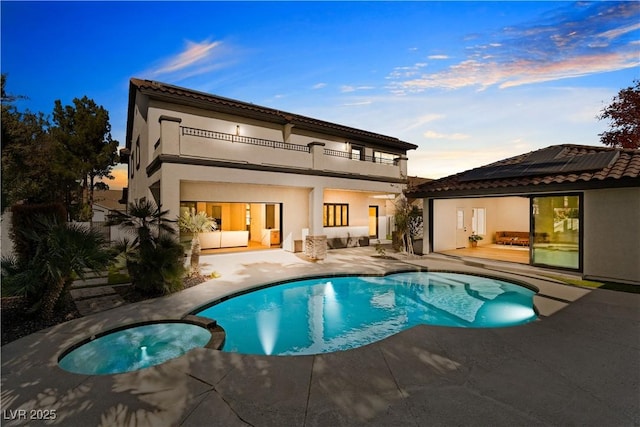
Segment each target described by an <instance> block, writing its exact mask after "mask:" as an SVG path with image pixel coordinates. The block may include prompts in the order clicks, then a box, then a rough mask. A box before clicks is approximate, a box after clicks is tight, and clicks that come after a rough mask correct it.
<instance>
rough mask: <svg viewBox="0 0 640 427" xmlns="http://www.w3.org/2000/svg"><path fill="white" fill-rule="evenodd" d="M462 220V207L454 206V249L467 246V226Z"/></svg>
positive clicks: (463, 219)
mask: <svg viewBox="0 0 640 427" xmlns="http://www.w3.org/2000/svg"><path fill="white" fill-rule="evenodd" d="M464 221H465V218H464V208H456V249H460V248H466V247H467V238H468V237H467V226H466V225H465V222H464Z"/></svg>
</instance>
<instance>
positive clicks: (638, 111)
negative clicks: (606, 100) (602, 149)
mask: <svg viewBox="0 0 640 427" xmlns="http://www.w3.org/2000/svg"><path fill="white" fill-rule="evenodd" d="M598 119H600V120H604V119H608V120H609V121H610V122H611V126H610V127H611V128H610V130H608V131H606V132H603V133H601V134H600V135H599V136H600V141H601V142H602V143H603V144H605V145H610V146H612V147H621V148H636V149H637V148H640V80H635V86H630V87H628V88H625V89H622V90H621V91H620V92H618V95H616V96H615V97H614V98H613V101H612V103H611V104H610V105H609V106H607V107H606V108H604V109H603V110H602V112H601V113H600V115H599V116H598Z"/></svg>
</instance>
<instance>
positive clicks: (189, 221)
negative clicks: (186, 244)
mask: <svg viewBox="0 0 640 427" xmlns="http://www.w3.org/2000/svg"><path fill="white" fill-rule="evenodd" d="M178 227H179V228H180V230H181V231H183V232H187V233H192V235H193V236H192V238H191V259H190V260H189V265H190V267H191V274H192V275H199V274H200V239H199V238H198V235H199V234H200V233H204V232H207V231H212V230H216V229H217V228H218V224H217V223H216V220H215V219H213V218H211V217H210V216H208V215H207V213H206V212H198V213H196V212H195V209H192V210H190V211H185V212H183V213H182V215H180V217H178Z"/></svg>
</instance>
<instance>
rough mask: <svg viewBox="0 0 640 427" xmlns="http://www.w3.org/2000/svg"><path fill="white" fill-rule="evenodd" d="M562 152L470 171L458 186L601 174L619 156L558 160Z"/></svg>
mask: <svg viewBox="0 0 640 427" xmlns="http://www.w3.org/2000/svg"><path fill="white" fill-rule="evenodd" d="M564 151H565V148H564V147H550V148H549V149H545V150H538V151H535V152H533V153H531V154H530V155H528V156H527V157H525V158H524V159H523V160H522V161H521V162H519V163H514V164H503V165H494V166H485V167H481V168H477V169H472V170H470V171H468V172H465V173H464V174H462V176H460V178H459V180H460V181H461V182H466V181H481V180H490V179H502V178H521V177H525V176H538V175H554V174H564V173H573V172H585V171H591V170H600V169H604V168H606V167H608V166H610V165H611V164H612V163H613V162H614V161H615V160H616V159H617V158H618V155H619V153H618V151H614V150H612V151H603V152H599V153H590V154H579V155H574V156H560V155H561V154H562V153H563V152H564Z"/></svg>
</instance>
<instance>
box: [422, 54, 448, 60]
mask: <svg viewBox="0 0 640 427" xmlns="http://www.w3.org/2000/svg"><path fill="white" fill-rule="evenodd" d="M427 58H429V59H449V56H448V55H429V56H428V57H427Z"/></svg>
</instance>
